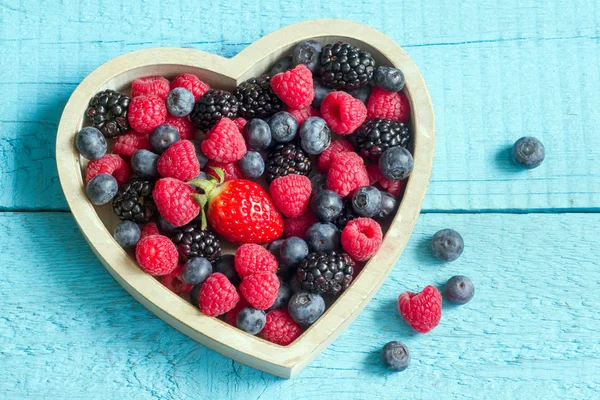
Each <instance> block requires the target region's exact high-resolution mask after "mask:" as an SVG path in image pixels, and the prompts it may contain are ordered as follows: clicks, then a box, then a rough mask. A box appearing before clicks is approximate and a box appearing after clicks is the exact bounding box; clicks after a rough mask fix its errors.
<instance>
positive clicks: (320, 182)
mask: <svg viewBox="0 0 600 400" xmlns="http://www.w3.org/2000/svg"><path fill="white" fill-rule="evenodd" d="M310 185H311V187H312V194H313V196H315V195H317V194H318V193H319V192H320V191H322V190H325V189H327V175H325V174H314V175H313V176H311V177H310Z"/></svg>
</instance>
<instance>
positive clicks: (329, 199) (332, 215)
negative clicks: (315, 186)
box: [310, 189, 343, 222]
mask: <svg viewBox="0 0 600 400" xmlns="http://www.w3.org/2000/svg"><path fill="white" fill-rule="evenodd" d="M342 207H343V204H342V198H341V197H340V195H339V194H337V193H336V192H334V191H332V190H328V189H325V190H321V191H320V192H318V193H317V194H316V195H315V196H314V197H313V198H312V200H311V202H310V209H311V210H312V212H313V214H315V217H317V219H318V220H319V221H322V222H330V221H333V220H334V219H336V218H337V217H339V215H340V214H341V212H342Z"/></svg>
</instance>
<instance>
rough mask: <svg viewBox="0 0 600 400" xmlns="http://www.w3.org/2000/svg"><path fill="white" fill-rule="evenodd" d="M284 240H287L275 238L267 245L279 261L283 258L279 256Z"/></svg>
mask: <svg viewBox="0 0 600 400" xmlns="http://www.w3.org/2000/svg"><path fill="white" fill-rule="evenodd" d="M283 242H285V239H277V240H274V241H272V242H271V243H269V245H268V246H267V250H269V251H270V252H271V254H273V255H274V256H275V257H276V258H277V261H279V260H281V259H280V258H279V254H280V251H281V245H282V244H283Z"/></svg>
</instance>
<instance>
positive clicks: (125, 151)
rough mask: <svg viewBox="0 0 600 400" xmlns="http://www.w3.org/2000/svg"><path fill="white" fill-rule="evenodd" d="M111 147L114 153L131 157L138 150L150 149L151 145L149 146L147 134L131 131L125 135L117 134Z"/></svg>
mask: <svg viewBox="0 0 600 400" xmlns="http://www.w3.org/2000/svg"><path fill="white" fill-rule="evenodd" d="M112 149H113V153H115V154H120V155H122V156H127V157H132V156H133V155H134V154H135V152H136V151H138V150H141V149H145V150H152V146H150V139H149V138H148V135H142V134H141V133H137V132H135V131H131V132H129V133H127V134H125V135H121V136H117V138H116V139H115V142H114V143H113V148H112Z"/></svg>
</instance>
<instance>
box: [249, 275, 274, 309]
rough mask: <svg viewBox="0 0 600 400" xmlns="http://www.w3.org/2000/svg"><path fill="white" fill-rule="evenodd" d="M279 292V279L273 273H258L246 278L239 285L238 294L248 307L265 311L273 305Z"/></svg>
mask: <svg viewBox="0 0 600 400" xmlns="http://www.w3.org/2000/svg"><path fill="white" fill-rule="evenodd" d="M278 291H279V278H278V277H277V275H276V274H275V273H273V272H258V273H256V274H252V275H250V276H247V277H246V278H244V279H243V280H242V283H240V292H241V293H242V295H243V296H244V298H245V299H246V300H248V303H250V305H251V306H252V307H254V308H256V309H258V310H266V309H267V308H269V307H271V306H272V305H273V303H275V299H276V298H277V292H278Z"/></svg>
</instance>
